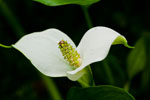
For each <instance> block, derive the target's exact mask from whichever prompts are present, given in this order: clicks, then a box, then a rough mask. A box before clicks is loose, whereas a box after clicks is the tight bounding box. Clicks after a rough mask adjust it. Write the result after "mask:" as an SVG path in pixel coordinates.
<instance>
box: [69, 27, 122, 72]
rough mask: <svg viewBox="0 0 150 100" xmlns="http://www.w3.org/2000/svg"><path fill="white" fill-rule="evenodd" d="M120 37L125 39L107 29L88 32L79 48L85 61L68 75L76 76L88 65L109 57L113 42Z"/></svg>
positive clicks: (97, 28)
mask: <svg viewBox="0 0 150 100" xmlns="http://www.w3.org/2000/svg"><path fill="white" fill-rule="evenodd" d="M118 36H120V37H122V39H125V38H124V37H123V36H122V35H120V34H119V33H118V32H116V31H114V30H112V29H110V28H107V27H95V28H92V29H90V30H89V31H87V32H86V33H85V35H84V36H83V38H82V40H81V41H80V43H79V45H78V47H77V50H78V52H79V54H80V55H81V59H82V61H83V62H82V65H81V66H80V67H79V68H77V69H76V70H74V71H70V72H68V73H69V74H72V75H75V74H76V73H77V72H79V71H80V70H82V69H83V68H85V67H86V66H87V65H89V64H91V63H93V62H97V61H101V60H103V59H104V58H105V57H106V56H107V54H108V52H109V49H110V47H111V45H112V43H113V41H114V40H115V39H116V38H117V37H118ZM124 41H125V40H124Z"/></svg>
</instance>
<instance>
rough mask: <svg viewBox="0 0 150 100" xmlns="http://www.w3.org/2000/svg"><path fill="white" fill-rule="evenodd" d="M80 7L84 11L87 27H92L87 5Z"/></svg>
mask: <svg viewBox="0 0 150 100" xmlns="http://www.w3.org/2000/svg"><path fill="white" fill-rule="evenodd" d="M81 7H82V11H83V13H84V17H85V20H86V22H87V26H88V28H92V27H93V24H92V21H91V18H90V15H89V12H88V8H89V6H81Z"/></svg>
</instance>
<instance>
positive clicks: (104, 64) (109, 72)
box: [103, 61, 114, 85]
mask: <svg viewBox="0 0 150 100" xmlns="http://www.w3.org/2000/svg"><path fill="white" fill-rule="evenodd" d="M103 66H104V69H105V72H106V75H107V78H108V81H109V83H110V84H111V85H114V78H113V75H112V73H111V69H110V67H109V65H108V64H107V62H106V61H103Z"/></svg>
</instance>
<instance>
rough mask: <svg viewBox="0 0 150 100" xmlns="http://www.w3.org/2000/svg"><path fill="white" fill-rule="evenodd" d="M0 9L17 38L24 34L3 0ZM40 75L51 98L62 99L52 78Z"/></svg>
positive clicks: (0, 0) (54, 99)
mask: <svg viewBox="0 0 150 100" xmlns="http://www.w3.org/2000/svg"><path fill="white" fill-rule="evenodd" d="M0 11H1V12H2V13H3V15H4V16H5V18H6V19H7V21H8V23H10V24H11V27H12V28H13V29H14V32H15V33H16V37H17V38H20V37H22V36H23V35H25V34H24V33H25V31H24V29H23V28H22V26H21V25H20V24H19V21H18V20H17V18H16V16H14V14H13V13H12V12H11V10H10V9H9V8H8V7H7V5H6V4H5V2H3V1H2V0H0ZM0 46H1V47H4V48H11V46H6V45H3V44H0ZM40 77H41V78H42V80H43V82H44V83H45V85H46V86H47V90H48V92H49V94H51V96H52V98H53V100H62V99H61V96H60V94H59V92H58V90H57V88H56V86H55V84H54V82H53V80H52V79H51V78H48V77H46V76H44V75H40Z"/></svg>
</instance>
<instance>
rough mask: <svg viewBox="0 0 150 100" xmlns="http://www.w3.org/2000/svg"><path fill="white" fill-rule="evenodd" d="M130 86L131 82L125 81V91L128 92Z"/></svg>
mask: <svg viewBox="0 0 150 100" xmlns="http://www.w3.org/2000/svg"><path fill="white" fill-rule="evenodd" d="M130 84H131V82H130V81H127V82H126V84H125V85H124V89H125V90H126V91H129V90H130Z"/></svg>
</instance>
